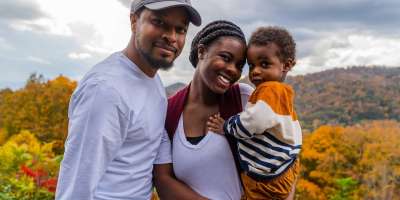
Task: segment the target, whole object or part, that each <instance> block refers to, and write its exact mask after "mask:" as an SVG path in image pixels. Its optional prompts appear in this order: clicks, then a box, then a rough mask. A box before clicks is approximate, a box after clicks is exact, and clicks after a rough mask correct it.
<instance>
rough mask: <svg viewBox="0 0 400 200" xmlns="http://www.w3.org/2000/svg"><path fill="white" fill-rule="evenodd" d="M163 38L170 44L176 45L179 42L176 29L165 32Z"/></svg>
mask: <svg viewBox="0 0 400 200" xmlns="http://www.w3.org/2000/svg"><path fill="white" fill-rule="evenodd" d="M163 38H164V39H165V40H167V41H168V42H169V43H175V42H176V41H177V34H176V31H175V29H173V28H169V29H167V30H165V32H164V34H163Z"/></svg>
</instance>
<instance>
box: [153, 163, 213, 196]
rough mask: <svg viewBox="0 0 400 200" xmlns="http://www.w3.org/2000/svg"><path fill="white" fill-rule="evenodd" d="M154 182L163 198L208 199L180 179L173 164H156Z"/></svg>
mask: <svg viewBox="0 0 400 200" xmlns="http://www.w3.org/2000/svg"><path fill="white" fill-rule="evenodd" d="M153 176H154V184H155V186H156V189H157V193H158V196H159V197H160V199H161V200H176V199H180V200H186V199H187V200H206V199H207V198H205V197H202V196H200V195H199V194H198V193H197V192H195V191H194V190H192V189H191V188H190V187H188V186H187V185H186V184H185V183H183V182H181V181H179V180H178V179H177V178H176V177H175V175H174V172H173V170H172V164H171V163H168V164H156V165H154V169H153Z"/></svg>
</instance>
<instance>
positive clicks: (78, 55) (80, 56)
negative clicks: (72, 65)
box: [68, 52, 92, 60]
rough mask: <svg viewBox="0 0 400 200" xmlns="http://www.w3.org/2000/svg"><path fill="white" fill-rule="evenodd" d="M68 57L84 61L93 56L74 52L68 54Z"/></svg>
mask: <svg viewBox="0 0 400 200" xmlns="http://www.w3.org/2000/svg"><path fill="white" fill-rule="evenodd" d="M68 57H69V58H71V59H74V60H84V59H87V58H91V57H92V55H90V54H88V53H76V52H72V53H70V54H68Z"/></svg>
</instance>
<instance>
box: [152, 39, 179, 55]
mask: <svg viewBox="0 0 400 200" xmlns="http://www.w3.org/2000/svg"><path fill="white" fill-rule="evenodd" d="M154 46H156V47H160V48H163V49H167V50H169V51H172V52H174V53H176V52H178V49H177V48H175V47H174V46H172V45H169V44H167V43H166V42H164V41H157V42H155V43H154Z"/></svg>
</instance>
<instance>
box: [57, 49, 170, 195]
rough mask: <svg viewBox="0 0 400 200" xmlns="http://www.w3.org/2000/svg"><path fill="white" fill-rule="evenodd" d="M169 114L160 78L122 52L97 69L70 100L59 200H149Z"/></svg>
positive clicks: (58, 193) (100, 64)
mask: <svg viewBox="0 0 400 200" xmlns="http://www.w3.org/2000/svg"><path fill="white" fill-rule="evenodd" d="M166 108H167V99H166V94H165V90H164V87H163V85H162V83H161V80H160V78H159V76H158V75H156V76H154V77H153V78H150V77H148V76H147V75H145V74H144V73H143V72H142V71H141V70H140V69H139V68H138V67H137V66H136V65H135V64H134V63H132V62H131V61H130V60H129V59H128V58H127V57H126V56H125V55H124V54H122V53H121V52H117V53H114V54H112V55H111V56H109V57H108V58H106V59H105V60H104V61H102V62H101V63H99V64H97V65H96V66H94V67H93V68H92V69H91V70H90V71H89V72H88V73H87V74H86V76H85V77H84V78H83V80H81V81H80V83H79V85H78V87H77V88H76V90H75V91H74V93H73V95H72V97H71V101H70V105H69V111H68V117H69V127H68V138H67V141H66V144H65V153H64V159H63V161H62V163H61V168H60V175H59V179H58V186H57V192H56V199H63V200H64V199H65V200H71V199H85V200H92V199H96V200H97V199H107V200H110V199H118V200H121V199H135V200H148V199H150V196H151V190H152V186H153V184H152V170H153V163H154V162H155V159H156V156H157V154H158V150H159V146H160V143H161V138H162V134H166V133H165V132H164V121H165V117H166ZM164 137H166V136H164ZM168 150H169V149H160V151H168Z"/></svg>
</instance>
